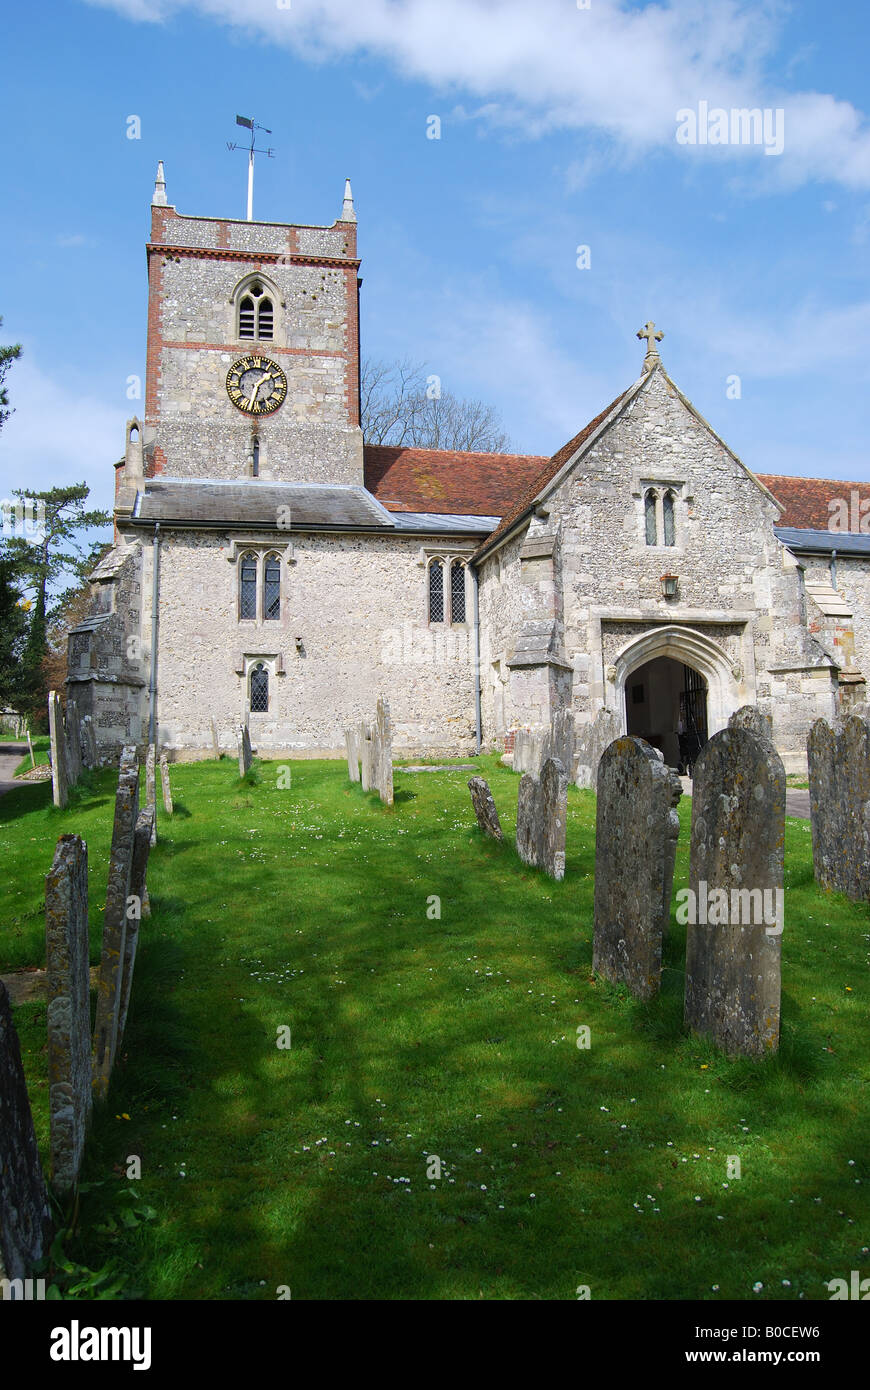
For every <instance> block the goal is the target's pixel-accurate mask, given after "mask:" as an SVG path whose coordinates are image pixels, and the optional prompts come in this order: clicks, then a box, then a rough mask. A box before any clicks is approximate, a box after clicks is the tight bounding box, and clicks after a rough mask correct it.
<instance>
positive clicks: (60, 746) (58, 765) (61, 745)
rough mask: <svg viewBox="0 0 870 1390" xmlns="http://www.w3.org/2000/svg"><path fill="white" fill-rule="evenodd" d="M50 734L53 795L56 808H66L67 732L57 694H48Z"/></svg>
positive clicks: (67, 785) (52, 691)
mask: <svg viewBox="0 0 870 1390" xmlns="http://www.w3.org/2000/svg"><path fill="white" fill-rule="evenodd" d="M48 734H49V742H50V745H51V795H52V800H53V801H54V804H55V806H60V807H64V806H65V805H66V804H67V801H68V800H69V784H68V779H67V764H66V730H65V729H64V723H63V710H62V708H61V704H60V697H59V696H58V694H57V692H56V691H54V690H50V691H49V692H48Z"/></svg>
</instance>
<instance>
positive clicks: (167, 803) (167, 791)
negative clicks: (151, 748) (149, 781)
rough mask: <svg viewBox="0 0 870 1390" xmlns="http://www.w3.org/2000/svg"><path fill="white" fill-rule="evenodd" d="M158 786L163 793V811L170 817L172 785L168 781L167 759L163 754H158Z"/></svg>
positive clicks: (171, 810) (172, 808) (171, 812)
mask: <svg viewBox="0 0 870 1390" xmlns="http://www.w3.org/2000/svg"><path fill="white" fill-rule="evenodd" d="M160 786H161V788H162V791H163V809H164V811H165V812H166V814H167V816H172V814H173V811H174V807H173V805H172V784H171V782H170V781H169V759H168V758H167V756H166V754H165V753H161V754H160Z"/></svg>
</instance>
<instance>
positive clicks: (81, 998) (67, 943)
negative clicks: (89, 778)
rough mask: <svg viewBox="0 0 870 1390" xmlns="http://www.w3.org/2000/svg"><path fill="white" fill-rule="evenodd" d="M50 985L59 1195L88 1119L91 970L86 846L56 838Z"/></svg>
mask: <svg viewBox="0 0 870 1390" xmlns="http://www.w3.org/2000/svg"><path fill="white" fill-rule="evenodd" d="M45 965H46V982H47V986H48V1008H47V1011H46V1017H47V1022H48V1101H49V1116H50V1125H51V1173H52V1181H53V1182H54V1185H55V1187H56V1188H57V1190H58V1191H59V1192H68V1191H69V1189H70V1188H71V1187H73V1186H75V1182H76V1179H77V1178H78V1175H79V1168H80V1167H81V1161H82V1153H83V1151H84V1143H85V1131H86V1130H87V1126H88V1119H89V1118H90V1113H91V1104H92V1101H93V1094H92V1088H91V1080H92V1078H91V1008H90V975H89V971H88V847H87V845H86V844H85V842H84V840H82V839H81V838H80V837H79V836H78V835H61V837H60V839H59V840H58V842H57V849H56V850H55V855H54V863H53V864H52V866H51V870H50V872H49V874H48V875H47V877H46V880H45Z"/></svg>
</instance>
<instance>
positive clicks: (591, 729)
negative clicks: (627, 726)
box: [569, 709, 620, 787]
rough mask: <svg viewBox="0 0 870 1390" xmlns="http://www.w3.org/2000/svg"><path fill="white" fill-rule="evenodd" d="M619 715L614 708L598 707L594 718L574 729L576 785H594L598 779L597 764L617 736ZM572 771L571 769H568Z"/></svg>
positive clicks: (618, 733) (618, 732)
mask: <svg viewBox="0 0 870 1390" xmlns="http://www.w3.org/2000/svg"><path fill="white" fill-rule="evenodd" d="M619 735H620V728H619V716H618V715H617V713H616V710H612V709H600V710H599V711H598V713H597V714H596V715H595V718H594V719H592V720H590V721H589V723H587V724H581V725H580V726H579V728H578V729H577V731H576V740H575V746H576V750H577V756H576V767H577V773H576V777H575V783H576V785H577V786H578V787H594V786H596V785H597V781H598V764H599V763H600V762H601V759H602V757H603V755H604V750H605V748H609V747H610V745H611V743H612V742H613V741H614V739H617V738H619ZM569 770H571V771H573V769H569Z"/></svg>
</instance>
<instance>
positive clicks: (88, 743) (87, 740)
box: [81, 714, 100, 768]
mask: <svg viewBox="0 0 870 1390" xmlns="http://www.w3.org/2000/svg"><path fill="white" fill-rule="evenodd" d="M81 741H82V762H83V763H84V765H85V767H90V768H95V767H99V765H100V759H99V754H98V753H97V737H96V733H95V731H94V721H93V719H92V718H91V716H90V715H89V714H86V715H84V716H83V718H82V722H81Z"/></svg>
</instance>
